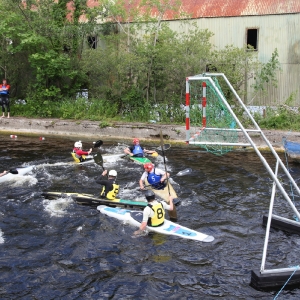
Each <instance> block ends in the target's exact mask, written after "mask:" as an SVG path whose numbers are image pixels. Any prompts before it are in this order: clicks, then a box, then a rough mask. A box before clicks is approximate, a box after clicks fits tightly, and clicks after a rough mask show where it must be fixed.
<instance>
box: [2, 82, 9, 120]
mask: <svg viewBox="0 0 300 300" xmlns="http://www.w3.org/2000/svg"><path fill="white" fill-rule="evenodd" d="M9 89H10V85H9V84H7V81H6V79H3V81H2V84H1V85H0V97H1V105H2V117H1V118H5V108H6V110H7V117H8V118H9V117H10V106H9Z"/></svg>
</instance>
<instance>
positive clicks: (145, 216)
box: [143, 206, 151, 222]
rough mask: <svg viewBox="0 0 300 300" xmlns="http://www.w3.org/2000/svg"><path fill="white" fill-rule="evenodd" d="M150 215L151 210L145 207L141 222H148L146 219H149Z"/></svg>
mask: <svg viewBox="0 0 300 300" xmlns="http://www.w3.org/2000/svg"><path fill="white" fill-rule="evenodd" d="M150 214H151V208H150V207H149V206H146V207H145V208H144V210H143V222H148V219H149V218H150Z"/></svg>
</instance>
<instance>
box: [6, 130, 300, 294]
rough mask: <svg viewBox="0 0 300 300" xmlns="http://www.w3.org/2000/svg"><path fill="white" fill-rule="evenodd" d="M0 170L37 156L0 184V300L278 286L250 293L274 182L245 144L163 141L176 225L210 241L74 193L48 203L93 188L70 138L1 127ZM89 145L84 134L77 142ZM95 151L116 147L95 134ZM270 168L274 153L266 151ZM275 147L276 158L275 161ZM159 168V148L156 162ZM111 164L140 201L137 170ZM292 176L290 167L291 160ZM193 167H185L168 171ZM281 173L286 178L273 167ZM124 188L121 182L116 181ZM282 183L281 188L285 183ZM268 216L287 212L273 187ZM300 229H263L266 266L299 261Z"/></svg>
mask: <svg viewBox="0 0 300 300" xmlns="http://www.w3.org/2000/svg"><path fill="white" fill-rule="evenodd" d="M0 139H1V143H0V157H1V170H0V171H3V170H5V169H7V170H8V169H12V168H14V167H17V166H24V165H36V168H35V169H34V171H33V172H32V173H30V174H29V175H27V176H24V177H23V178H18V180H12V181H8V182H5V183H2V184H1V186H0V201H1V207H0V216H1V222H0V230H1V232H0V255H1V273H0V283H1V285H0V286H1V287H0V298H1V299H168V298H169V299H220V298H222V299H273V298H274V297H275V295H276V294H277V293H278V292H279V290H280V288H279V289H276V290H274V291H268V292H266V291H257V290H255V289H253V288H252V287H251V286H250V285H249V284H250V280H251V270H259V269H260V265H261V258H262V251H263V243H264V236H265V228H264V227H263V226H262V217H263V215H267V213H268V207H269V201H270V195H271V188H272V181H271V180H270V179H269V176H268V174H267V171H266V170H265V168H264V166H263V165H262V163H261V162H260V160H259V159H258V157H257V156H256V154H255V153H253V152H243V151H239V152H232V153H228V154H227V155H224V156H221V157H218V156H214V155H212V154H210V153H205V152H203V151H201V148H179V147H178V148H176V147H171V148H170V149H169V150H168V151H167V152H166V156H167V168H168V170H169V171H170V172H171V174H172V175H173V176H172V180H173V181H172V182H173V187H174V189H175V190H176V192H177V194H178V197H179V198H180V199H181V205H180V206H178V207H177V212H178V222H179V223H180V224H182V225H184V226H187V227H190V228H193V229H195V230H199V231H201V232H203V233H206V234H209V235H213V236H214V237H215V240H214V241H213V242H212V243H203V242H196V241H193V240H183V239H180V238H178V237H173V236H165V235H160V234H149V235H147V236H144V237H139V238H132V233H133V231H134V230H136V228H133V227H130V226H128V225H124V224H122V223H121V222H120V221H119V220H116V219H111V218H109V217H107V216H104V215H101V214H100V213H99V212H98V211H97V210H96V209H92V208H90V207H87V206H82V205H78V204H76V203H74V201H73V200H72V199H69V198H60V199H57V200H47V199H45V198H44V197H43V196H41V193H42V192H43V191H60V192H84V193H91V194H95V195H96V194H98V193H99V191H100V186H99V185H97V184H96V183H95V181H94V180H95V177H97V176H98V175H100V174H101V172H102V169H101V167H100V166H98V165H96V164H91V165H86V166H78V165H76V166H75V165H67V164H63V163H62V164H55V163H57V162H67V161H71V156H70V151H71V149H72V147H73V143H74V140H71V139H70V138H63V137H62V138H50V137H49V138H47V137H46V139H45V140H43V141H40V140H39V138H38V137H29V136H18V138H17V139H10V137H9V136H8V135H0ZM83 144H84V148H90V145H92V140H84V141H83ZM101 149H102V151H103V153H119V152H120V150H121V149H120V147H118V145H117V143H116V142H113V141H104V144H103V146H102V148H101ZM265 157H266V158H267V160H268V162H269V163H270V166H271V167H272V168H273V169H274V168H275V161H274V159H272V157H271V155H270V154H265ZM284 159H285V158H284V156H283V160H284ZM155 163H156V165H157V166H158V167H161V168H163V160H162V159H161V157H159V158H157V160H156V161H155ZM104 166H105V167H106V168H107V169H112V168H113V169H115V170H117V171H118V182H119V183H120V184H121V189H120V193H119V196H121V198H123V199H135V200H142V199H143V193H142V192H141V191H140V190H139V189H138V184H137V182H138V180H139V178H140V176H141V174H142V171H143V170H142V167H141V166H140V165H137V164H135V163H133V162H130V161H128V160H126V159H120V160H118V161H116V162H109V163H105V165H104ZM289 167H290V169H291V172H292V175H293V177H294V178H295V179H296V180H299V179H300V165H297V164H292V163H289ZM185 168H192V170H193V172H192V174H189V175H187V176H181V177H179V176H177V177H176V174H177V173H178V172H179V171H181V170H183V169H185ZM280 178H281V180H282V181H284V180H285V178H284V176H283V175H282V172H280ZM124 187H126V188H124ZM286 187H287V188H288V185H286ZM274 213H276V214H278V215H284V216H286V217H289V218H292V217H293V213H292V211H291V210H290V209H289V207H288V205H287V204H286V203H285V200H283V198H282V197H281V195H280V194H279V195H277V197H276V200H275V208H274ZM299 245H300V237H299V236H298V235H297V234H292V233H286V232H283V231H280V230H274V229H271V234H270V242H269V248H268V256H267V263H266V268H281V267H288V266H295V265H298V264H299V255H298V252H299ZM299 298H300V289H297V288H296V289H292V290H286V289H284V290H283V291H282V292H281V293H280V295H279V296H278V298H277V299H299Z"/></svg>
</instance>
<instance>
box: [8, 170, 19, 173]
mask: <svg viewBox="0 0 300 300" xmlns="http://www.w3.org/2000/svg"><path fill="white" fill-rule="evenodd" d="M8 172H9V173H11V174H19V172H18V170H17V169H11V170H9V171H8Z"/></svg>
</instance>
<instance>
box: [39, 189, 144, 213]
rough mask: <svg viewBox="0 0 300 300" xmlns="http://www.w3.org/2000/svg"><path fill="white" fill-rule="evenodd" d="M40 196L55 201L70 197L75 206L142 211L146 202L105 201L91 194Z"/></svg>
mask: <svg viewBox="0 0 300 300" xmlns="http://www.w3.org/2000/svg"><path fill="white" fill-rule="evenodd" d="M42 196H44V197H45V198H47V199H57V198H63V197H71V198H72V199H73V200H74V201H75V202H76V203H77V204H81V205H89V206H93V207H97V206H98V205H101V204H102V205H107V206H113V207H116V206H121V207H127V208H139V209H144V208H145V207H146V206H147V204H148V202H146V201H134V200H125V199H115V200H107V199H103V198H99V197H96V196H94V195H91V194H80V193H61V192H43V193H42Z"/></svg>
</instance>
